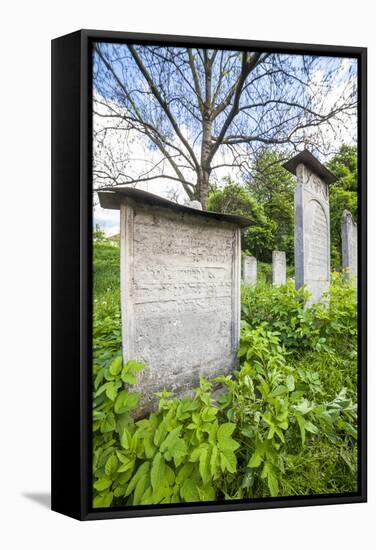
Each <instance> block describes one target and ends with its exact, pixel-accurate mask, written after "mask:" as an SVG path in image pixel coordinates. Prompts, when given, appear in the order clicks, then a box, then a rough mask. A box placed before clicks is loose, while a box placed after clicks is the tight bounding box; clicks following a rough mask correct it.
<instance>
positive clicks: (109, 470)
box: [104, 454, 119, 476]
mask: <svg viewBox="0 0 376 550" xmlns="http://www.w3.org/2000/svg"><path fill="white" fill-rule="evenodd" d="M118 466H119V461H118V458H117V456H116V455H114V454H113V455H111V456H110V458H109V459H108V460H107V462H106V465H105V467H104V471H105V473H106V475H107V476H111V475H112V474H114V473H115V472H116V471H117V468H118Z"/></svg>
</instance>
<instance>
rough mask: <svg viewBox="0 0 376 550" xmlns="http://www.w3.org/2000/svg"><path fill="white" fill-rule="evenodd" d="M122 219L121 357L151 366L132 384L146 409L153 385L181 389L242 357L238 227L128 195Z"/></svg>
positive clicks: (178, 391) (142, 409)
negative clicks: (238, 351) (239, 351)
mask: <svg viewBox="0 0 376 550" xmlns="http://www.w3.org/2000/svg"><path fill="white" fill-rule="evenodd" d="M120 227H121V274H120V275H121V276H120V278H121V308H122V339H123V356H124V361H127V360H128V359H136V360H139V361H142V362H144V363H145V364H146V365H147V366H148V368H147V369H145V370H144V371H143V372H142V373H140V376H139V379H138V382H137V385H136V386H135V389H136V390H138V391H140V392H141V393H142V399H141V404H140V410H139V415H141V414H143V413H146V412H148V411H149V410H151V409H152V408H153V406H154V404H155V401H156V398H155V396H154V393H155V392H158V391H162V390H164V389H166V390H168V391H172V392H174V393H176V394H177V395H182V394H184V393H186V392H188V391H189V390H191V389H192V388H194V387H196V386H197V384H198V382H199V377H200V376H205V377H209V378H212V377H215V376H217V375H219V374H223V373H227V372H229V371H230V370H231V369H233V368H234V366H235V365H236V364H237V358H236V353H237V348H238V343H239V326H240V228H239V226H238V225H236V224H233V223H228V222H226V221H219V220H217V219H212V218H211V217H205V216H202V213H201V212H200V211H197V212H194V211H192V210H191V211H180V210H174V209H170V208H164V207H162V206H159V205H150V204H142V203H137V202H135V201H132V200H130V199H129V198H128V199H127V198H124V200H123V201H122V202H121V205H120Z"/></svg>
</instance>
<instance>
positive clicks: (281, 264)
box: [272, 250, 286, 286]
mask: <svg viewBox="0 0 376 550" xmlns="http://www.w3.org/2000/svg"><path fill="white" fill-rule="evenodd" d="M272 282H273V285H275V286H280V285H285V284H286V253H285V252H283V251H279V250H274V251H273V253H272Z"/></svg>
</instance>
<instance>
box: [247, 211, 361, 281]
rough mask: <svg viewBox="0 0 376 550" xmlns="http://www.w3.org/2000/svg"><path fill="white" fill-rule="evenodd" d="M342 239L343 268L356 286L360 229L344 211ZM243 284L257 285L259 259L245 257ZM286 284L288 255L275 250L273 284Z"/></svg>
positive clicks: (273, 255)
mask: <svg viewBox="0 0 376 550" xmlns="http://www.w3.org/2000/svg"><path fill="white" fill-rule="evenodd" d="M341 237H342V267H343V269H345V270H346V271H347V273H348V274H349V276H351V277H352V281H353V283H354V284H356V279H357V273H358V267H357V266H358V245H357V243H358V229H357V224H356V223H355V222H354V220H353V217H352V215H351V213H350V212H349V211H348V210H344V211H343V215H342V224H341ZM242 275H243V282H244V284H246V285H249V286H253V285H255V284H256V283H257V258H255V257H254V256H243V260H242ZM285 283H286V253H285V252H283V251H279V250H274V251H273V253H272V284H273V285H275V286H280V285H284V284H285Z"/></svg>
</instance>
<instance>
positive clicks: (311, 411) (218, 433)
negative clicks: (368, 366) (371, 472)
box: [93, 239, 357, 507]
mask: <svg viewBox="0 0 376 550" xmlns="http://www.w3.org/2000/svg"><path fill="white" fill-rule="evenodd" d="M98 245H99V246H101V247H103V246H104V248H102V249H101V253H102V252H103V251H105V252H103V253H104V254H105V255H106V254H109V255H110V257H111V254H112V252H111V250H113V249H114V247H112V245H111V250H110V248H109V247H108V249H106V246H107V245H106V242H105V240H103V239H101V240H100V241H99V243H96V246H98ZM109 265H111V266H112V267H111V269H110V273H107V275H106V277H107V282H106V283H104V281H103V280H102V281H98V284H97V285H96V286H95V300H94V322H93V505H94V506H95V507H109V506H120V505H122V506H124V505H143V504H168V503H177V502H196V501H212V500H215V501H219V500H224V499H238V498H265V497H276V496H289V495H313V494H327V493H343V492H353V491H356V490H357V432H356V426H357V417H356V414H357V403H356V399H357V306H356V289H355V288H354V286H353V285H352V284H351V281H349V279H348V278H347V277H345V276H344V274H342V273H335V274H333V276H332V282H331V287H330V292H329V293H328V296H327V299H326V303H325V305H319V306H313V307H307V305H306V300H307V296H308V295H307V293H306V292H305V291H304V289H301V290H299V291H296V290H295V289H294V286H293V283H292V281H288V283H287V284H286V285H283V286H281V287H273V286H271V285H268V284H265V283H259V284H258V285H256V286H255V287H244V288H243V289H242V323H241V325H242V327H241V341H240V348H239V368H238V369H237V370H235V371H234V372H232V373H231V374H229V375H227V376H220V377H218V378H217V379H215V380H212V381H208V380H205V379H201V381H200V386H199V388H197V389H196V390H195V392H194V394H193V397H185V398H180V399H178V398H176V397H175V396H174V395H172V394H171V393H169V392H161V393H159V394H158V398H159V403H158V408H157V409H156V410H155V412H152V413H151V414H149V415H148V416H146V417H145V418H138V416H137V409H138V406H139V398H140V395H139V394H138V392H137V391H135V390H134V384H135V383H136V381H137V377H138V376H139V373H140V372H141V370H142V369H143V368H147V367H144V365H142V364H140V363H138V362H136V361H129V362H128V363H127V364H123V360H122V354H121V351H120V350H121V333H120V307H119V292H118V287H117V286H116V285H117V283H116V282H115V281H116V278H117V277H118V270H117V269H118V267H116V265H115V262H114V263H113V264H111V262H110V264H109ZM95 276H96V277H99V278H100V277H101V276H102V275H101V272H100V271H96V274H95ZM108 280H111V281H113V285H112V286H111V285H110V286H108V284H107V283H108Z"/></svg>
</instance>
